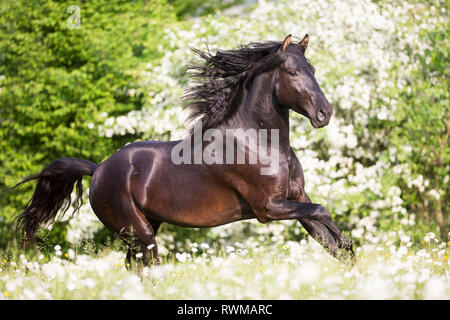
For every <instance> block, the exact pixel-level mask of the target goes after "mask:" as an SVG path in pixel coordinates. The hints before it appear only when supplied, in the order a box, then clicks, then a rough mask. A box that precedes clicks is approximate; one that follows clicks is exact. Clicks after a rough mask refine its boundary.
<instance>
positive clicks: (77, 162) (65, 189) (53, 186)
mask: <svg viewBox="0 0 450 320" xmlns="http://www.w3.org/2000/svg"><path fill="white" fill-rule="evenodd" d="M96 168H97V165H96V164H95V163H93V162H91V161H88V160H82V159H73V158H60V159H56V160H54V161H53V162H52V163H50V164H49V165H48V166H47V167H45V168H44V170H42V171H41V173H39V174H35V175H32V176H29V177H27V178H25V179H23V180H22V181H21V182H20V183H18V184H17V185H15V186H14V187H13V188H17V187H19V186H20V185H22V184H23V183H25V182H28V181H30V180H34V179H37V185H36V189H35V190H34V194H33V197H32V198H31V200H30V201H29V202H28V204H27V205H26V206H25V208H24V211H23V212H22V213H21V214H20V215H19V216H18V217H17V218H16V221H15V223H16V231H18V230H20V229H22V231H23V238H22V244H24V245H29V244H31V243H33V242H34V236H35V234H36V231H37V229H38V228H39V226H40V225H41V224H48V223H52V222H53V221H54V220H55V217H56V214H57V213H58V212H59V211H60V210H61V213H62V215H64V213H66V211H67V210H68V209H69V207H70V205H71V203H72V199H71V197H70V195H71V193H72V191H73V186H74V184H75V182H76V183H77V185H76V197H75V200H74V201H73V203H74V206H75V210H74V212H76V211H78V210H79V208H80V207H81V204H82V196H83V184H82V181H81V180H82V178H83V176H84V175H90V176H92V175H93V174H94V171H95V169H96Z"/></svg>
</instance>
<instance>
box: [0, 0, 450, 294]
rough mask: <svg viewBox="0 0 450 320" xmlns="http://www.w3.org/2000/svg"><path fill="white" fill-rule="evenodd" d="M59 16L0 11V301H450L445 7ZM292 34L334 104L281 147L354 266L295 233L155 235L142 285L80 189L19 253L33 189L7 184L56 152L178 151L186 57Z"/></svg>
mask: <svg viewBox="0 0 450 320" xmlns="http://www.w3.org/2000/svg"><path fill="white" fill-rule="evenodd" d="M71 4H72V3H70V4H68V3H64V2H60V1H36V2H30V1H25V0H23V1H22V0H21V1H2V2H1V3H0V30H3V31H2V32H0V112H1V117H0V150H1V152H0V191H2V192H1V193H0V259H1V260H0V299H445V300H448V299H450V268H449V264H450V262H449V259H448V256H449V253H450V252H449V251H450V242H449V241H450V220H449V214H448V212H449V209H450V206H449V203H450V192H449V191H450V183H449V181H450V173H449V172H450V147H449V146H450V141H449V138H450V134H449V132H450V107H449V106H450V103H449V101H450V99H449V95H450V93H449V90H448V88H449V78H448V61H449V57H448V52H449V39H450V37H449V35H450V27H449V24H448V11H449V3H448V1H426V0H423V1H419V0H417V1H412V0H411V1H407V0H403V1H398V0H393V1H387V0H381V1H375V0H374V1H369V0H362V1H361V0H350V1H348V0H345V1H344V0H336V1H331V0H318V1H313V2H311V1H306V0H280V1H269V0H259V1H252V0H248V1H243V0H230V1H216V0H212V1H199V0H185V1H183V0H155V1H144V0H142V1H133V2H124V1H106V0H98V1H80V4H79V7H80V11H79V14H80V15H81V20H80V21H79V22H80V25H79V27H80V28H69V27H68V26H69V25H71V23H73V21H74V20H72V18H73V17H72V18H71V14H73V12H72V13H68V12H67V7H68V6H69V5H71ZM291 33H292V34H293V35H294V36H295V37H297V38H294V39H297V40H299V39H301V38H302V37H303V36H304V34H306V33H308V34H309V36H310V43H309V47H308V51H307V54H306V56H307V58H308V59H309V60H310V62H311V63H312V64H313V65H314V67H315V69H316V78H317V80H318V82H319V83H320V85H321V88H322V89H323V91H324V93H325V95H326V96H327V98H328V100H329V101H330V103H331V105H332V106H333V108H334V114H333V118H332V120H331V121H330V124H329V125H328V126H326V127H324V128H321V129H318V130H316V129H314V128H312V126H311V125H310V123H309V121H307V119H305V118H304V117H303V116H301V115H299V114H293V113H291V115H290V117H291V137H290V139H291V140H290V141H291V146H292V148H293V149H294V151H295V152H296V155H297V157H298V158H299V160H300V162H301V164H302V166H303V169H304V174H305V180H306V185H305V188H306V191H307V193H308V194H309V196H310V197H311V199H312V201H313V202H316V203H321V204H323V205H324V206H325V207H327V208H328V209H329V211H330V212H331V214H332V216H333V219H334V220H335V221H336V224H337V225H338V226H339V227H340V228H341V229H342V230H344V232H345V234H346V235H348V236H349V237H351V238H352V239H353V241H354V244H355V245H354V248H355V252H356V256H357V263H356V265H354V266H348V265H343V264H340V263H339V262H338V261H337V260H335V259H333V258H332V257H330V256H329V255H328V254H327V253H326V252H325V251H324V250H323V249H322V247H320V245H319V244H318V243H317V242H315V241H314V240H313V239H311V238H310V237H309V236H308V234H307V233H306V232H305V230H304V229H303V228H302V227H301V225H300V224H299V223H298V222H296V221H283V222H274V223H269V224H260V223H258V222H257V221H245V222H237V223H233V224H229V225H225V226H221V227H217V228H208V229H183V228H179V227H174V226H170V225H165V224H163V226H162V227H161V230H160V231H159V233H158V234H157V241H158V244H159V247H160V248H159V251H160V254H161V264H160V265H156V266H153V267H151V268H146V269H145V270H144V274H143V275H144V276H143V278H142V279H141V278H140V277H139V276H138V275H136V274H135V273H134V272H132V271H131V272H129V271H127V270H126V266H125V265H124V263H125V262H124V258H125V253H126V248H125V247H124V246H123V245H122V244H121V243H120V242H118V240H116V239H115V237H114V236H113V235H112V234H111V233H110V232H109V231H108V230H107V229H105V227H104V226H103V225H102V224H101V222H100V221H99V220H98V219H97V217H96V216H95V214H94V213H93V211H92V209H91V208H90V205H89V201H88V199H87V193H86V194H85V196H84V198H85V199H84V204H83V206H82V207H81V210H80V212H78V213H77V214H76V215H74V216H73V217H72V216H71V215H70V214H68V215H66V216H64V217H62V218H61V219H59V221H58V222H57V223H56V224H54V225H50V226H42V229H41V231H40V232H39V234H38V241H37V244H36V246H35V247H33V248H31V249H28V250H20V249H19V247H18V244H17V243H16V241H15V240H14V237H13V229H12V228H11V222H12V221H13V218H14V217H15V216H16V215H17V210H18V209H19V208H21V207H23V206H24V205H25V204H26V203H27V201H28V200H29V199H30V197H31V195H32V192H33V187H34V186H33V184H32V183H30V184H29V185H24V186H23V187H22V188H21V189H19V190H18V191H16V192H6V191H4V190H6V188H7V187H11V186H13V185H15V184H16V183H17V182H19V181H20V179H22V178H23V177H24V176H27V175H30V174H32V173H36V172H39V171H40V170H41V169H42V168H43V166H44V165H46V164H48V163H49V162H50V161H52V160H54V159H56V158H59V157H66V156H67V157H75V158H83V159H90V160H92V161H94V162H95V163H100V162H102V161H103V160H105V159H106V158H107V157H109V156H110V155H111V154H112V153H114V152H115V151H116V150H118V149H119V148H121V147H123V146H125V145H126V144H128V143H131V142H134V141H137V140H145V139H150V140H163V141H169V140H175V139H181V138H183V137H184V136H185V135H186V133H187V132H188V129H189V125H188V124H187V123H186V116H187V115H188V113H189V111H188V110H186V108H184V103H183V102H182V101H181V98H182V95H183V90H185V89H186V88H188V87H189V86H191V85H192V81H191V79H190V78H189V77H188V76H187V75H186V73H185V72H184V71H185V67H186V66H187V65H188V64H189V63H190V62H192V61H197V60H196V57H195V55H194V53H192V52H191V51H190V48H192V47H193V48H199V49H201V50H211V52H214V51H215V50H217V49H232V48H235V47H236V46H237V45H240V44H246V43H250V42H252V41H263V40H277V41H282V40H283V39H284V37H285V36H286V35H287V34H291ZM84 184H85V186H86V190H88V186H89V179H85V181H84ZM138 259H139V257H138Z"/></svg>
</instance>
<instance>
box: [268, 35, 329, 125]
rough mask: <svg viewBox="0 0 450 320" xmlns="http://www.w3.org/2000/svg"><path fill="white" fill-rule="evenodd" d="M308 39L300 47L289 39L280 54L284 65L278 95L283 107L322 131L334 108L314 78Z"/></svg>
mask: <svg viewBox="0 0 450 320" xmlns="http://www.w3.org/2000/svg"><path fill="white" fill-rule="evenodd" d="M308 41H309V36H308V35H305V37H304V38H303V40H302V41H300V42H299V43H298V44H291V35H288V36H287V37H286V39H285V40H284V42H283V44H282V45H281V47H280V49H279V51H278V53H279V54H280V56H281V57H282V60H283V62H282V63H281V64H280V66H279V67H278V69H277V79H276V83H275V94H276V96H277V98H278V101H279V102H280V104H281V105H282V106H285V107H288V108H291V109H292V110H294V111H295V112H298V113H300V114H302V115H304V116H305V117H307V118H308V119H309V120H310V121H311V124H312V126H313V127H315V128H321V127H324V126H326V125H327V124H328V122H330V118H331V115H332V114H333V108H332V107H331V105H330V104H329V102H328V100H327V98H326V97H325V95H324V93H323V92H322V89H320V86H319V84H318V83H317V80H316V78H315V76H314V73H315V70H314V67H313V66H312V65H311V64H310V63H309V62H308V61H307V60H306V58H305V51H306V48H307V47H308Z"/></svg>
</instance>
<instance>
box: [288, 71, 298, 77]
mask: <svg viewBox="0 0 450 320" xmlns="http://www.w3.org/2000/svg"><path fill="white" fill-rule="evenodd" d="M288 74H289V75H290V76H295V75H296V74H297V73H296V72H295V71H288Z"/></svg>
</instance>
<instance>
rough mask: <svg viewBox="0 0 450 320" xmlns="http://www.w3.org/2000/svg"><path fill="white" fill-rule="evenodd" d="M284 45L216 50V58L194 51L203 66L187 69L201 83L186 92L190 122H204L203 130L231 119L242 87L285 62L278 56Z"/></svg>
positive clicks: (258, 43) (254, 45) (193, 65)
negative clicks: (234, 101) (235, 101)
mask: <svg viewBox="0 0 450 320" xmlns="http://www.w3.org/2000/svg"><path fill="white" fill-rule="evenodd" d="M280 46H281V43H280V42H276V41H267V42H253V43H250V44H247V45H240V46H238V48H237V49H235V50H217V52H216V54H215V55H212V54H211V53H210V52H209V49H208V51H207V52H205V51H201V50H199V49H195V48H192V49H191V50H192V51H194V52H195V53H196V54H197V55H198V56H199V57H200V58H202V59H203V64H192V65H190V66H189V67H188V69H187V70H188V72H189V74H190V76H192V77H193V78H195V79H197V80H198V83H197V84H196V85H195V86H194V87H192V88H190V89H188V90H187V91H186V92H185V95H184V97H183V100H185V101H188V102H189V103H188V107H189V108H191V110H192V111H191V114H190V116H189V120H191V121H192V120H196V119H198V120H201V121H202V127H203V128H204V129H207V128H213V127H216V126H217V125H219V124H220V123H221V122H222V121H223V120H224V119H226V118H228V117H230V116H231V115H232V114H233V113H234V111H235V110H233V105H232V101H233V99H234V97H235V96H236V94H237V92H238V90H239V87H240V86H241V85H243V84H245V83H247V82H248V81H251V79H252V78H253V77H254V76H256V75H257V74H259V73H262V72H266V71H269V70H271V69H273V68H275V67H277V66H278V65H279V64H280V63H281V62H282V58H281V57H280V55H279V54H278V53H277V51H278V49H279V48H280Z"/></svg>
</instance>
